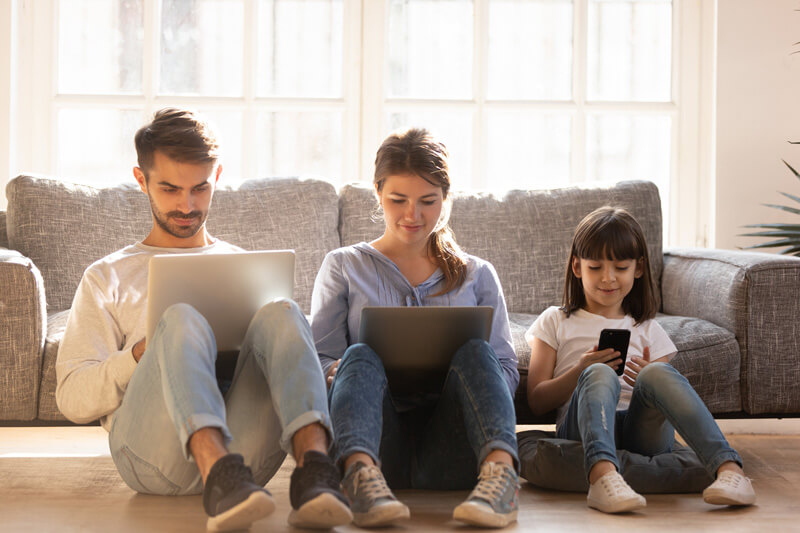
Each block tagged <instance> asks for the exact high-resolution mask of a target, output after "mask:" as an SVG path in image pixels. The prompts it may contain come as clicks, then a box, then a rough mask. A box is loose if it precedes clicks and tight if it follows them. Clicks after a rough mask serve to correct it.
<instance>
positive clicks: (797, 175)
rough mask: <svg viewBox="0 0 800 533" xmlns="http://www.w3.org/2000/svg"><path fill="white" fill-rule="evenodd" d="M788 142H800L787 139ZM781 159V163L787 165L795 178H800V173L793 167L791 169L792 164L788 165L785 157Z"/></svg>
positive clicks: (799, 142)
mask: <svg viewBox="0 0 800 533" xmlns="http://www.w3.org/2000/svg"><path fill="white" fill-rule="evenodd" d="M789 144H800V141H797V142H792V141H789ZM781 161H783V164H784V165H786V166H787V167H789V170H791V171H792V174H794V175H795V177H797V179H800V173H798V172H797V171H796V170H795V169H793V168H792V165H790V164H789V163H787V162H786V160H785V159H781Z"/></svg>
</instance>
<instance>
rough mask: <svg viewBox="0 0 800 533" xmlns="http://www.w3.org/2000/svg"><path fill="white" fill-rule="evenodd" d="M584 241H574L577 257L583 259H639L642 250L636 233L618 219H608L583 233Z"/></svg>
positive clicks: (641, 255) (642, 254) (642, 252)
mask: <svg viewBox="0 0 800 533" xmlns="http://www.w3.org/2000/svg"><path fill="white" fill-rule="evenodd" d="M585 237H586V238H585V239H584V242H580V243H576V250H575V251H576V252H577V254H578V257H582V258H584V259H593V260H598V261H599V260H602V259H608V260H610V261H613V260H624V259H637V260H638V259H640V258H641V257H643V256H644V251H643V250H642V249H641V247H640V246H639V240H638V239H637V236H636V234H635V233H634V232H633V231H631V228H629V227H628V226H627V225H625V224H624V223H620V221H616V220H614V221H610V223H607V224H603V225H602V226H600V227H598V228H595V230H594V231H590V232H587V233H586V234H585Z"/></svg>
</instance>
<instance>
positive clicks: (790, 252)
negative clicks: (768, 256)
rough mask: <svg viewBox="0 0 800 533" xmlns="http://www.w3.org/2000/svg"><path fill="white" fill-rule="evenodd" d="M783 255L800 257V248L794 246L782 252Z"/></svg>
mask: <svg viewBox="0 0 800 533" xmlns="http://www.w3.org/2000/svg"><path fill="white" fill-rule="evenodd" d="M781 254H782V255H794V256H797V257H800V246H792V247H791V248H787V249H785V250H782V251H781Z"/></svg>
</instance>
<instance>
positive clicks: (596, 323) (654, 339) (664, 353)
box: [525, 306, 678, 426]
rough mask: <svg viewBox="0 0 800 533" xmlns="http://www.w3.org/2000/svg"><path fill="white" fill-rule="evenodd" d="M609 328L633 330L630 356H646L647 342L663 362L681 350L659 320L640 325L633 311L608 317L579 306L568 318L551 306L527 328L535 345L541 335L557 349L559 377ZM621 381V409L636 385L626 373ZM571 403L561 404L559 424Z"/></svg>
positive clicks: (527, 337) (653, 357) (527, 336)
mask: <svg viewBox="0 0 800 533" xmlns="http://www.w3.org/2000/svg"><path fill="white" fill-rule="evenodd" d="M606 328H609V329H628V330H630V331H631V341H630V345H629V346H628V360H630V358H631V357H632V356H638V357H642V354H643V353H644V348H645V347H646V346H649V347H650V361H655V360H657V359H662V358H665V357H666V359H662V362H668V361H670V360H671V359H672V357H673V356H674V355H675V354H676V353H677V351H678V350H677V348H675V344H673V342H672V340H670V338H669V336H668V335H667V333H666V332H665V331H664V329H663V328H662V327H661V326H660V325H659V324H658V322H656V321H655V320H646V321H644V322H642V323H641V324H639V325H638V326H636V325H634V319H633V317H631V316H630V315H625V316H624V317H622V318H606V317H604V316H600V315H595V314H592V313H590V312H588V311H586V310H584V309H578V310H577V311H575V312H573V313H572V314H571V315H570V317H569V318H567V315H566V314H565V313H564V311H562V310H561V308H559V307H555V306H553V307H548V308H547V309H545V311H544V312H543V313H542V314H541V315H539V317H538V318H537V319H536V321H535V322H534V323H533V325H532V326H531V327H530V328H529V329H528V331H526V332H525V340H526V341H528V344H530V345H531V346H533V339H534V338H537V339H539V340H541V341H543V342H545V343H546V344H547V345H548V346H550V347H551V348H553V349H554V350H555V351H556V366H555V368H554V369H553V377H554V378H557V377H559V376H560V375H562V374H564V373H565V372H566V371H567V370H569V369H570V368H572V367H573V366H575V364H577V362H578V360H579V359H580V356H581V355H583V354H584V353H585V352H586V351H588V350H591V349H592V347H594V346H596V345H597V342H598V341H599V340H600V332H601V331H602V330H603V329H606ZM619 383H620V386H621V391H620V398H619V403H618V404H617V410H622V409H627V408H628V404H629V403H630V400H631V395H632V393H633V387H631V386H630V385H628V384H627V383H626V382H625V380H623V379H622V376H620V378H619ZM568 405H569V400H568V401H567V402H565V403H564V404H563V405H562V406H561V407H559V408H558V419H557V421H556V425H558V426H560V425H561V423H562V422H563V420H564V416H566V413H567V406H568Z"/></svg>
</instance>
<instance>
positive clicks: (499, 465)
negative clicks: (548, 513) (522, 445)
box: [413, 340, 519, 527]
mask: <svg viewBox="0 0 800 533" xmlns="http://www.w3.org/2000/svg"><path fill="white" fill-rule="evenodd" d="M515 424H516V415H515V413H514V404H513V401H512V398H511V392H510V391H509V390H508V385H507V383H506V381H505V379H504V377H503V371H502V368H501V367H500V363H499V362H498V360H497V356H496V355H495V353H494V351H493V350H492V348H491V346H490V345H489V344H488V343H487V342H485V341H479V340H472V341H469V342H468V343H466V344H465V345H464V346H462V347H461V348H460V349H459V350H458V351H457V352H456V354H455V356H454V357H453V360H452V362H451V364H450V370H449V371H448V374H447V378H446V380H445V384H444V388H443V389H442V394H441V396H440V398H439V401H438V403H437V405H436V408H435V409H434V412H433V415H432V417H431V419H430V421H429V423H428V426H427V428H428V429H427V431H426V432H425V435H424V436H423V438H422V439H421V440H420V444H419V450H418V453H417V463H416V468H415V470H414V476H413V479H414V484H415V487H418V488H431V489H440V490H441V489H463V488H468V487H472V486H473V485H475V483H476V481H478V484H477V486H475V490H473V492H472V494H471V495H470V497H469V498H468V499H467V501H466V502H464V503H462V504H461V505H459V506H458V507H457V508H456V510H455V512H454V513H453V517H454V518H455V519H456V520H460V521H463V522H467V523H470V524H473V525H478V526H491V527H501V526H505V525H507V524H509V523H511V522H513V521H514V520H516V515H517V506H518V489H519V483H518V476H517V468H518V465H519V459H518V456H517V438H516V434H515ZM489 458H491V459H493V460H492V461H490V460H488V459H489ZM476 478H477V479H476Z"/></svg>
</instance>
